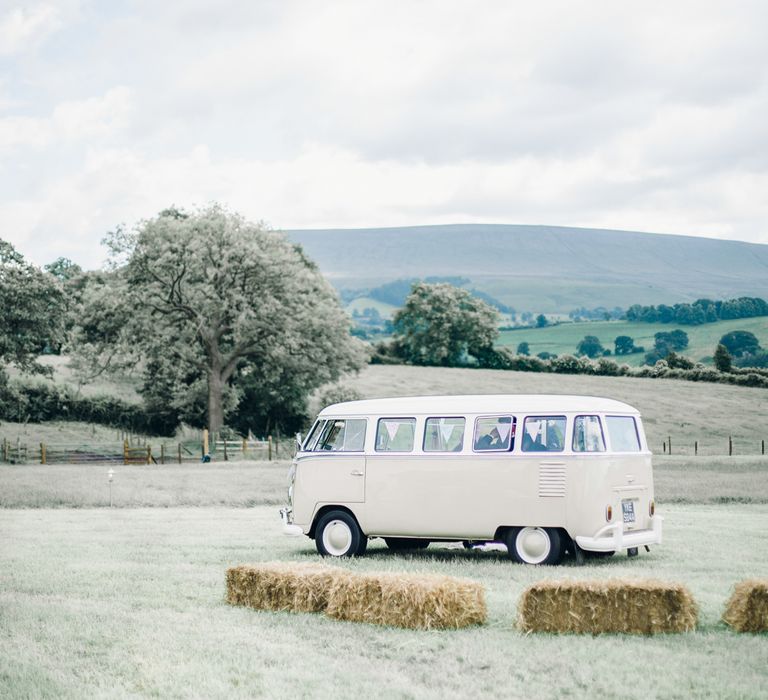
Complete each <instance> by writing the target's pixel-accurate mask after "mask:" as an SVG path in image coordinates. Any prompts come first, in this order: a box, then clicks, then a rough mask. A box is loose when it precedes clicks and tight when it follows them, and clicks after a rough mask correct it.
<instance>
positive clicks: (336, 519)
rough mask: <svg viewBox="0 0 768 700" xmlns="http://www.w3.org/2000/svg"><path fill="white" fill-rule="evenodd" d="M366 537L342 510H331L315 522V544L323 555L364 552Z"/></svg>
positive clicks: (366, 543)
mask: <svg viewBox="0 0 768 700" xmlns="http://www.w3.org/2000/svg"><path fill="white" fill-rule="evenodd" d="M367 545H368V538H367V537H366V536H365V535H363V533H362V532H361V531H360V526H359V525H358V524H357V521H356V520H355V519H354V518H353V517H352V516H351V515H350V514H349V513H347V512H346V511H344V510H331V511H329V512H328V513H326V514H325V515H323V517H322V518H320V520H319V521H318V522H317V527H316V528H315V546H316V547H317V551H318V552H319V553H320V554H322V555H323V556H324V557H356V556H360V555H361V554H362V553H363V552H365V548H366V546H367Z"/></svg>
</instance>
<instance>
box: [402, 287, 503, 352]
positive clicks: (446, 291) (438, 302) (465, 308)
mask: <svg viewBox="0 0 768 700" xmlns="http://www.w3.org/2000/svg"><path fill="white" fill-rule="evenodd" d="M393 320H394V328H395V341H396V343H397V346H398V347H399V351H400V353H401V356H402V357H403V359H405V360H407V361H409V362H413V363H414V364H418V365H442V366H445V367H452V366H455V365H458V364H461V363H462V362H463V361H464V356H465V355H472V356H474V357H478V355H480V354H481V351H482V350H484V349H487V348H490V347H491V346H492V345H493V341H494V340H495V339H496V338H497V336H498V334H499V331H498V328H497V323H498V313H497V312H496V310H495V309H494V308H492V307H491V306H489V305H488V304H486V303H485V302H484V301H482V300H481V299H478V298H477V297H474V296H472V294H471V293H470V292H469V291H467V290H466V289H460V288H458V287H454V286H452V285H450V284H445V283H438V284H428V283H426V282H418V283H416V284H414V285H413V288H412V290H411V293H410V294H409V295H408V297H407V298H406V300H405V306H403V308H402V309H400V310H399V311H397V313H396V314H395V317H394V319H393Z"/></svg>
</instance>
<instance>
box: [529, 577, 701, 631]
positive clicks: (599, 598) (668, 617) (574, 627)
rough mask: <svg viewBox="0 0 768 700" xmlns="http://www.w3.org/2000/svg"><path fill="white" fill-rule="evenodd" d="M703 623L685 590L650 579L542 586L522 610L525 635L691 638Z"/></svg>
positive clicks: (532, 590)
mask: <svg viewBox="0 0 768 700" xmlns="http://www.w3.org/2000/svg"><path fill="white" fill-rule="evenodd" d="M697 617H698V611H697V607H696V603H695V601H694V599H693V597H692V596H691V593H690V591H689V590H688V589H687V588H686V587H685V586H682V585H680V584H675V583H664V582H662V581H655V580H650V579H647V580H622V579H609V580H605V581H541V582H539V583H535V584H533V585H532V586H529V587H528V588H527V589H526V590H525V591H524V592H523V595H522V597H521V599H520V603H519V608H518V626H519V628H520V629H521V630H522V631H524V632H571V633H580V634H604V633H625V634H657V633H660V632H688V631H691V630H693V629H694V628H695V627H696V620H697Z"/></svg>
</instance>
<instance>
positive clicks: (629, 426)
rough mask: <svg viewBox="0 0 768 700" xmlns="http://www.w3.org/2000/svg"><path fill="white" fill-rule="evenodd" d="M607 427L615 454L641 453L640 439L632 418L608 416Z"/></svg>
mask: <svg viewBox="0 0 768 700" xmlns="http://www.w3.org/2000/svg"><path fill="white" fill-rule="evenodd" d="M605 425H606V427H607V428H608V435H609V436H610V438H611V449H612V450H613V451H614V452H640V438H639V437H638V436H637V426H636V425H635V419H634V418H632V416H606V417H605Z"/></svg>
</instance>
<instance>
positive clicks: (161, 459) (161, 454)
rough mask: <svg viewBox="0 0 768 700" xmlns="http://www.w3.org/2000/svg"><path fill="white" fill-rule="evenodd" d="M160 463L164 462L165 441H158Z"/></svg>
mask: <svg viewBox="0 0 768 700" xmlns="http://www.w3.org/2000/svg"><path fill="white" fill-rule="evenodd" d="M160 464H165V443H164V442H161V443H160Z"/></svg>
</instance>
